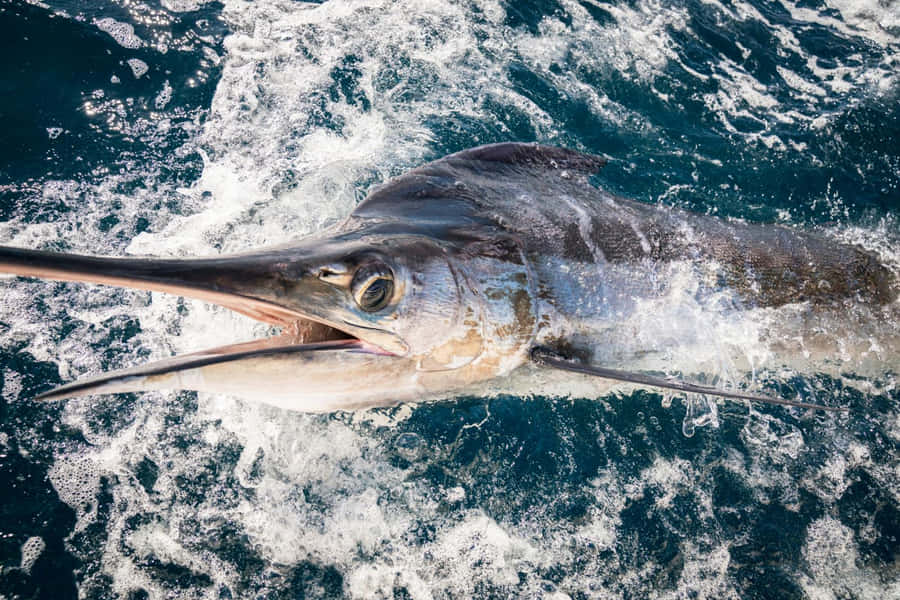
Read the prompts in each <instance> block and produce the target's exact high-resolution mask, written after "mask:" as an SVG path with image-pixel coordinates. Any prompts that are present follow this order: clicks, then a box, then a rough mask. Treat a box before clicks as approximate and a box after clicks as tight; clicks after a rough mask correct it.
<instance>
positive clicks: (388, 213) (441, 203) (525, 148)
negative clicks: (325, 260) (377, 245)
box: [353, 142, 606, 224]
mask: <svg viewBox="0 0 900 600" xmlns="http://www.w3.org/2000/svg"><path fill="white" fill-rule="evenodd" d="M605 164H606V159H605V158H603V157H601V156H593V155H590V154H582V153H580V152H575V151H574V150H566V149H565V148H555V147H552V146H541V145H538V144H522V143H518V142H505V143H502V144H489V145H487V146H479V147H477V148H471V149H469V150H463V151H462V152H457V153H456V154H451V155H449V156H445V157H444V158H440V159H438V160H436V161H433V162H430V163H428V164H426V165H422V166H421V167H418V168H416V169H413V170H411V171H408V172H406V173H404V174H403V175H400V176H399V177H395V178H394V179H391V180H390V181H388V182H386V183H385V184H384V185H381V186H379V187H378V188H376V189H374V190H372V192H371V193H370V194H369V195H368V197H366V199H365V200H363V201H362V202H361V203H360V204H359V206H357V207H356V210H354V211H353V216H354V217H361V218H393V217H396V216H398V215H401V216H402V217H403V219H404V221H405V222H410V221H417V222H420V223H421V222H441V223H453V222H456V223H460V224H465V223H471V222H472V220H478V218H479V217H478V214H477V213H478V211H479V207H480V206H484V201H485V198H486V196H487V194H486V193H485V191H486V190H487V189H489V188H493V187H496V185H498V182H502V183H503V184H504V185H511V186H512V185H514V184H515V183H516V182H517V181H523V180H525V181H527V180H529V178H531V179H534V178H536V177H537V178H543V177H544V175H545V173H544V171H556V172H557V173H559V174H562V172H563V171H568V172H570V173H571V174H572V175H575V176H577V177H571V178H569V180H570V181H573V182H574V181H580V180H585V179H587V177H588V176H590V175H593V174H594V173H596V172H597V171H598V170H599V169H600V168H601V167H603V165H605Z"/></svg>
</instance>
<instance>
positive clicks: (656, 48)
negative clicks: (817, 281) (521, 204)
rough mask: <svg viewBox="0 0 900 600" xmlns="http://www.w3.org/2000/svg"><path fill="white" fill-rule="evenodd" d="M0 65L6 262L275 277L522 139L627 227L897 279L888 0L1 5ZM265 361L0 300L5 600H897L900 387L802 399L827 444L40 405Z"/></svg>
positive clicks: (245, 323) (554, 418)
mask: <svg viewBox="0 0 900 600" xmlns="http://www.w3.org/2000/svg"><path fill="white" fill-rule="evenodd" d="M0 57H2V61H3V63H2V64H3V67H2V71H0V89H2V92H3V93H2V94H0V122H2V124H3V129H2V133H0V141H2V143H0V240H2V243H3V244H10V245H17V246H24V247H30V248H43V249H53V250H64V251H79V252H85V253H97V254H153V255H176V256H181V255H185V256H186V255H201V254H206V255H208V254H215V253H218V252H231V251H240V250H244V249H249V248H255V247H260V246H263V245H271V244H278V243H282V242H286V241H289V240H291V239H293V238H296V237H299V236H302V235H304V234H307V233H310V232H313V231H316V230H318V229H321V228H322V227H323V226H326V225H328V224H330V223H333V222H335V221H336V220H337V219H340V218H341V217H342V216H344V215H346V214H347V213H348V212H349V211H350V210H352V208H353V206H354V205H355V204H356V203H358V202H359V201H360V200H361V199H362V198H363V197H364V196H365V194H366V191H367V190H368V189H369V188H370V187H371V186H372V185H374V184H377V183H379V182H382V181H384V180H385V179H387V178H389V177H391V176H394V175H397V174H400V173H402V172H403V171H404V170H406V169H408V168H411V167H413V166H416V165H419V164H421V163H423V162H424V161H426V160H430V159H433V158H437V157H439V156H441V155H443V154H446V153H449V152H453V151H457V150H461V149H464V148H467V147H470V146H475V145H478V144H483V143H489V142H498V141H507V140H518V141H540V142H543V143H549V144H555V145H561V146H567V147H572V148H576V149H580V150H584V151H589V152H594V153H602V154H606V155H608V156H610V157H611V159H612V160H611V161H610V164H609V166H608V167H607V168H605V169H604V171H603V172H602V173H601V174H600V176H599V178H598V183H599V184H600V185H603V186H604V187H606V188H607V189H610V190H612V191H614V192H616V193H619V194H621V195H624V196H627V197H630V198H634V199H636V200H640V201H645V202H650V203H661V204H665V205H672V206H680V207H684V208H689V209H692V210H697V211H700V212H706V213H710V214H716V215H721V216H723V217H740V218H744V219H747V220H750V221H760V222H780V223H783V224H786V225H789V226H796V227H801V228H807V229H821V230H827V231H829V232H830V234H831V235H836V236H838V237H842V238H843V239H846V240H852V241H854V242H856V243H860V244H864V245H866V246H867V247H869V248H872V249H873V250H874V251H877V252H880V253H882V254H885V255H888V254H891V255H893V256H896V253H897V249H898V248H900V4H898V3H897V2H896V1H892V0H733V1H732V0H697V1H691V0H680V1H667V0H631V1H628V2H607V1H600V0H581V1H580V2H579V1H568V0H559V1H544V2H527V1H510V2H501V1H493V0H462V1H449V0H414V1H402V0H398V1H392V0H359V1H353V2H351V1H346V0H333V1H330V2H324V3H321V4H319V3H303V2H295V1H292V0H256V1H246V0H225V1H224V2H209V1H205V0H159V1H155V0H148V1H142V0H111V1H107V2H99V1H88V0H57V1H49V2H16V1H13V2H10V1H9V0H0ZM265 332H266V329H265V327H262V326H260V325H257V324H254V323H253V322H251V321H249V320H248V319H245V318H243V317H240V316H237V315H234V314H231V313H229V312H228V311H226V310H223V309H219V308H216V307H212V306H209V305H205V304H203V303H201V302H197V301H192V300H185V299H182V298H175V297H170V296H166V295H163V294H157V293H148V292H135V291H127V290H118V289H112V288H102V287H93V286H84V285H76V284H64V283H52V282H51V283H48V282H38V281H34V280H25V279H8V280H5V281H3V282H2V294H0V377H2V394H0V598H2V599H3V600H6V599H9V600H12V599H14V598H53V599H65V598H76V597H79V598H125V599H129V600H138V599H149V598H154V599H156V598H159V599H162V598H210V599H212V598H215V599H225V598H260V599H262V598H265V599H270V598H271V599H275V598H344V597H347V598H410V599H426V598H435V599H437V598H548V599H551V598H552V599H557V600H559V599H563V598H572V599H575V598H673V599H675V598H679V599H680V598H685V599H692V598H715V599H722V598H735V599H737V598H740V599H745V598H778V599H788V598H798V599H799V598H810V599H816V600H819V599H821V600H826V599H844V598H847V599H850V598H853V599H873V600H874V599H890V598H900V388H898V387H897V385H896V382H895V379H894V378H895V377H896V373H893V372H888V373H884V374H883V377H880V378H878V379H877V380H865V379H859V378H857V379H854V378H853V375H852V374H848V375H847V376H846V377H844V378H841V379H834V378H829V377H825V376H816V374H814V373H813V374H808V375H809V377H808V378H807V379H805V380H804V383H803V385H805V386H807V392H808V393H809V394H811V395H812V396H813V397H814V398H816V399H818V400H820V401H822V400H823V399H824V400H827V401H828V402H829V403H833V404H841V405H844V406H849V407H850V408H851V411H850V412H849V413H847V414H822V413H820V414H809V413H807V412H804V411H797V410H793V409H785V408H778V407H753V408H752V410H751V409H748V407H747V406H746V405H743V404H739V403H726V404H721V405H719V406H718V418H717V419H714V422H713V423H711V424H707V425H706V426H703V427H697V428H696V429H695V431H694V432H693V435H685V433H684V432H685V428H684V427H683V423H684V422H685V412H686V407H685V402H684V400H683V399H679V398H675V399H672V398H669V397H664V396H661V395H659V394H656V393H652V392H648V391H639V392H634V393H631V394H618V395H613V396H606V397H600V398H544V397H510V396H477V395H476V396H471V397H464V398H458V399H456V400H454V401H448V402H439V403H433V404H426V405H404V406H399V407H395V408H391V409H378V410H371V411H366V412H361V413H353V414H345V413H339V414H332V415H305V414H297V413H288V412H283V411H279V410H276V409H274V408H267V407H265V406H260V405H256V404H248V403H244V402H241V401H240V400H237V399H233V398H228V397H218V396H210V395H202V394H201V395H198V394H195V393H188V392H182V393H147V394H130V395H122V396H100V397H92V398H83V399H77V400H71V401H69V402H67V403H55V404H54V403H51V404H46V403H39V402H35V401H33V399H32V398H33V397H34V395H35V394H37V393H40V392H42V391H46V390H47V389H49V388H51V387H53V386H55V385H58V384H60V383H62V382H65V381H69V380H71V379H73V378H75V377H78V376H80V375H82V374H87V373H96V372H99V371H101V370H107V369H112V368H118V367H124V366H130V365H133V364H137V363H139V362H144V361H146V360H148V359H150V358H158V357H162V356H168V355H170V354H173V353H181V352H187V351H192V350H197V349H200V348H205V347H210V346H215V345H221V344H226V343H231V342H235V341H241V340H245V339H251V338H253V337H256V336H259V335H262V334H264V333H265ZM898 369H900V365H898ZM780 383H781V384H782V385H783V386H785V387H787V388H790V386H792V385H797V382H795V381H794V380H792V379H790V378H785V379H784V380H783V381H781V382H780ZM810 386H811V387H810ZM805 393H806V392H805Z"/></svg>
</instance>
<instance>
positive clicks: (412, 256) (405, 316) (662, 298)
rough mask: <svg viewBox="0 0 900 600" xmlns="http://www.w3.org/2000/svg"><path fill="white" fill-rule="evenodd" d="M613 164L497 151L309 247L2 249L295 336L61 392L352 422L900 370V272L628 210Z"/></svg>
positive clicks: (394, 188)
mask: <svg viewBox="0 0 900 600" xmlns="http://www.w3.org/2000/svg"><path fill="white" fill-rule="evenodd" d="M604 163H605V160H604V159H603V158H600V157H597V156H590V155H586V154H581V153H578V152H574V151H571V150H565V149H561V148H552V147H547V146H539V145H530V144H516V143H506V144H496V145H490V146H482V147H479V148H474V149H471V150H466V151H464V152H459V153H457V154H453V155H450V156H447V157H445V158H442V159H440V160H437V161H435V162H432V163H429V164H426V165H424V166H422V167H419V168H417V169H414V170H412V171H410V172H408V173H406V174H404V175H402V176H400V177H398V178H396V179H393V180H391V181H389V182H388V183H387V184H385V185H383V186H381V187H379V188H377V189H375V190H374V191H373V192H372V193H371V194H370V195H369V196H368V197H367V198H366V199H365V200H364V201H363V202H362V203H361V204H360V205H359V206H358V207H357V208H356V210H354V211H353V213H352V214H351V215H350V216H349V217H348V218H347V219H346V220H345V221H344V222H343V223H341V224H340V225H338V226H335V227H333V228H331V229H329V230H327V231H323V232H321V233H320V234H318V235H315V236H313V237H310V238H306V239H303V240H301V241H298V242H296V243H293V244H288V245H285V246H281V247H277V248H272V249H266V250H261V251H255V252H250V253H246V254H241V255H233V256H220V257H213V258H200V259H155V258H154V259H151V258H100V257H88V256H78V255H68V254H56V253H50V252H41V251H34V250H24V249H17V248H9V247H3V248H0V270H2V271H5V272H8V273H14V274H17V275H21V276H25V277H42V278H48V279H56V280H66V281H85V282H93V283H102V284H109V285H118V286H128V287H133V288H141V289H151V290H161V291H165V292H170V293H175V294H181V295H185V296H191V297H195V298H200V299H203V300H207V301H210V302H215V303H218V304H220V305H223V306H225V307H228V308H230V309H233V310H236V311H238V312H241V313H243V314H246V315H249V316H251V317H253V318H255V319H259V320H261V321H265V322H268V323H271V324H274V325H277V326H280V327H281V328H282V333H281V334H280V335H278V336H275V337H272V338H268V339H264V340H257V341H253V342H249V343H244V344H236V345H233V346H228V347H223V348H215V349H212V350H207V351H204V352H198V353H195V354H190V355H185V356H178V357H174V358H170V359H166V360H162V361H159V362H154V363H151V364H148V365H145V366H141V367H136V368H132V369H127V370H124V371H117V372H112V373H107V374H103V375H99V376H96V377H93V378H90V379H85V380H82V381H77V382H75V383H72V384H69V385H65V386H63V387H61V388H58V389H56V390H53V391H51V392H49V393H47V394H44V395H43V397H44V398H47V399H60V398H67V397H73V396H82V395H87V394H100V393H117V392H133V391H143V390H154V389H192V390H199V391H208V392H221V393H228V394H235V395H239V396H243V397H248V398H253V399H257V400H260V401H262V402H265V403H268V404H274V405H277V406H282V407H285V408H288V409H292V410H300V411H332V410H350V409H356V408H362V407H369V406H374V405H383V404H390V403H396V402H403V401H420V400H425V399H434V398H448V397H452V396H454V395H456V394H459V393H463V392H465V393H471V392H473V391H474V392H480V393H492V392H496V391H507V392H512V393H517V394H527V393H542V394H551V395H559V394H577V395H581V396H585V395H587V396H591V395H594V396H596V395H598V394H601V393H603V392H604V391H605V390H606V389H607V388H608V387H609V386H610V385H612V384H614V383H615V382H616V381H628V382H631V385H633V384H637V385H650V386H659V387H668V388H674V389H680V390H683V391H689V392H690V391H696V392H703V393H713V394H718V395H722V396H728V397H737V398H747V399H758V400H763V401H767V400H774V401H781V402H783V403H790V401H785V400H779V399H776V398H770V397H768V396H760V395H758V394H754V393H752V392H749V391H742V390H740V389H738V388H737V387H735V385H736V384H741V383H742V382H743V383H746V382H747V381H748V379H749V378H752V376H753V374H754V373H757V372H758V371H759V370H760V369H776V370H777V369H783V368H790V369H794V370H799V371H801V372H809V373H818V372H828V373H837V374H840V373H842V372H855V373H859V374H863V375H870V374H873V373H876V374H877V373H884V372H889V371H896V369H897V368H898V367H900V343H898V339H900V326H898V322H900V319H898V318H897V316H898V312H900V311H898V300H897V298H898V283H897V282H898V275H897V273H898V268H897V265H896V264H893V263H892V262H891V260H889V259H888V258H886V257H883V256H881V257H880V256H877V255H876V254H875V253H873V252H871V251H867V250H865V249H863V248H861V247H858V246H856V245H852V244H849V243H846V242H843V241H840V240H839V239H837V237H836V235H834V234H830V235H829V234H826V233H821V232H819V233H817V232H806V231H800V230H797V229H794V228H789V227H783V226H778V225H766V224H755V223H746V222H743V221H739V220H723V219H718V218H715V217H711V216H705V215H699V214H693V213H689V212H685V211H682V210H678V209H674V208H670V207H666V206H661V205H650V204H643V203H639V202H633V201H629V200H626V199H623V198H619V197H616V196H614V195H612V194H609V193H607V192H605V191H603V190H601V189H598V188H597V187H595V186H593V185H592V184H591V183H590V181H589V177H590V176H591V175H592V174H594V173H596V172H597V171H598V170H599V169H600V168H601V167H602V166H603V165H604ZM576 373H582V374H581V375H578V374H576ZM598 375H599V376H600V377H597V376H598ZM698 378H703V379H704V380H705V381H706V382H707V385H702V384H701V382H699V381H696V380H697V379H698ZM692 381H693V383H692Z"/></svg>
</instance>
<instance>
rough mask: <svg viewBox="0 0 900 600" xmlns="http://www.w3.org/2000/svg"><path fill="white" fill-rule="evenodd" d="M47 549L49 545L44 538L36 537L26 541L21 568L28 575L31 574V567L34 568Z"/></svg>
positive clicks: (22, 551)
mask: <svg viewBox="0 0 900 600" xmlns="http://www.w3.org/2000/svg"><path fill="white" fill-rule="evenodd" d="M46 547H47V544H46V542H44V540H43V538H40V537H36V536H35V537H30V538H28V539H27V540H25V543H24V544H22V549H21V553H22V562H21V563H20V565H19V568H20V569H22V570H23V571H25V572H26V573H31V567H33V566H34V563H35V562H37V559H38V558H40V556H41V554H42V553H43V552H44V548H46Z"/></svg>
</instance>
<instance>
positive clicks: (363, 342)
mask: <svg viewBox="0 0 900 600" xmlns="http://www.w3.org/2000/svg"><path fill="white" fill-rule="evenodd" d="M342 250H344V248H343V247H341V246H340V244H339V243H337V244H332V245H331V246H328V245H327V243H322V242H321V241H315V240H309V241H308V242H306V243H301V244H299V245H297V246H294V247H291V248H280V249H274V250H268V251H261V252H254V253H248V254H242V255H234V256H224V257H217V258H205V259H150V258H102V257H93V256H80V255H74V254H58V253H52V252H41V251H34V250H23V249H19V248H9V247H2V246H0V272H3V271H5V272H7V273H12V274H15V275H21V276H26V277H41V278H47V279H56V280H61V281H83V282H88V283H101V284H107V285H115V286H124V287H131V288H138V289H147V290H155V291H162V292H168V293H173V294H178V295H181V296H189V297H193V298H198V299H201V300H205V301H208V302H213V303H215V304H219V305H221V306H224V307H226V308H229V309H231V310H234V311H236V312H240V313H242V314H245V315H247V316H249V317H251V318H254V319H257V320H260V321H264V322H267V323H271V324H274V325H278V326H281V327H283V328H284V334H283V335H280V336H277V337H274V338H269V339H264V340H258V341H254V342H249V343H245V344H236V345H231V346H223V347H221V348H214V349H212V350H206V351H203V352H198V353H194V354H189V355H185V356H177V357H174V358H171V359H166V360H162V361H159V362H155V363H151V364H148V365H144V366H140V367H135V368H132V369H126V370H123V371H116V372H112V373H106V374H103V375H99V376H97V377H93V378H89V379H85V380H82V381H77V382H74V383H71V384H69V385H65V386H62V387H60V388H58V389H56V390H53V391H51V392H49V393H46V394H44V395H43V396H42V398H44V399H48V400H50V399H62V398H70V397H74V396H83V395H88V394H99V393H103V394H106V393H120V392H138V391H147V390H160V389H188V390H197V391H205V392H218V393H227V394H234V395H238V396H242V397H245V398H255V399H258V400H261V401H263V402H265V403H267V404H273V405H276V406H282V407H285V408H289V409H293V410H301V411H311V412H315V411H327V410H340V409H352V408H359V407H362V406H373V405H379V404H386V403H394V402H400V401H403V400H407V399H411V398H414V397H416V396H417V395H418V394H419V392H420V390H419V385H418V383H417V374H416V368H415V363H414V362H413V361H411V360H409V359H406V358H402V355H403V354H405V352H406V346H405V343H404V342H403V340H401V339H399V338H398V337H397V336H395V335H393V334H391V333H389V332H384V331H380V330H377V329H374V328H369V327H362V326H357V325H353V324H351V323H349V322H347V321H345V320H341V319H340V318H339V317H337V316H332V315H334V314H335V313H334V306H335V305H336V304H338V303H339V302H340V301H341V296H340V294H339V292H338V291H337V289H336V288H335V287H334V286H333V285H331V284H328V283H327V282H324V281H322V280H321V278H320V277H319V268H318V266H317V265H319V264H321V261H322V260H323V255H324V254H323V253H328V252H330V253H331V254H332V255H333V254H339V253H340V252H341V251H342ZM361 390H364V394H361V392H360V391H361Z"/></svg>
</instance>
